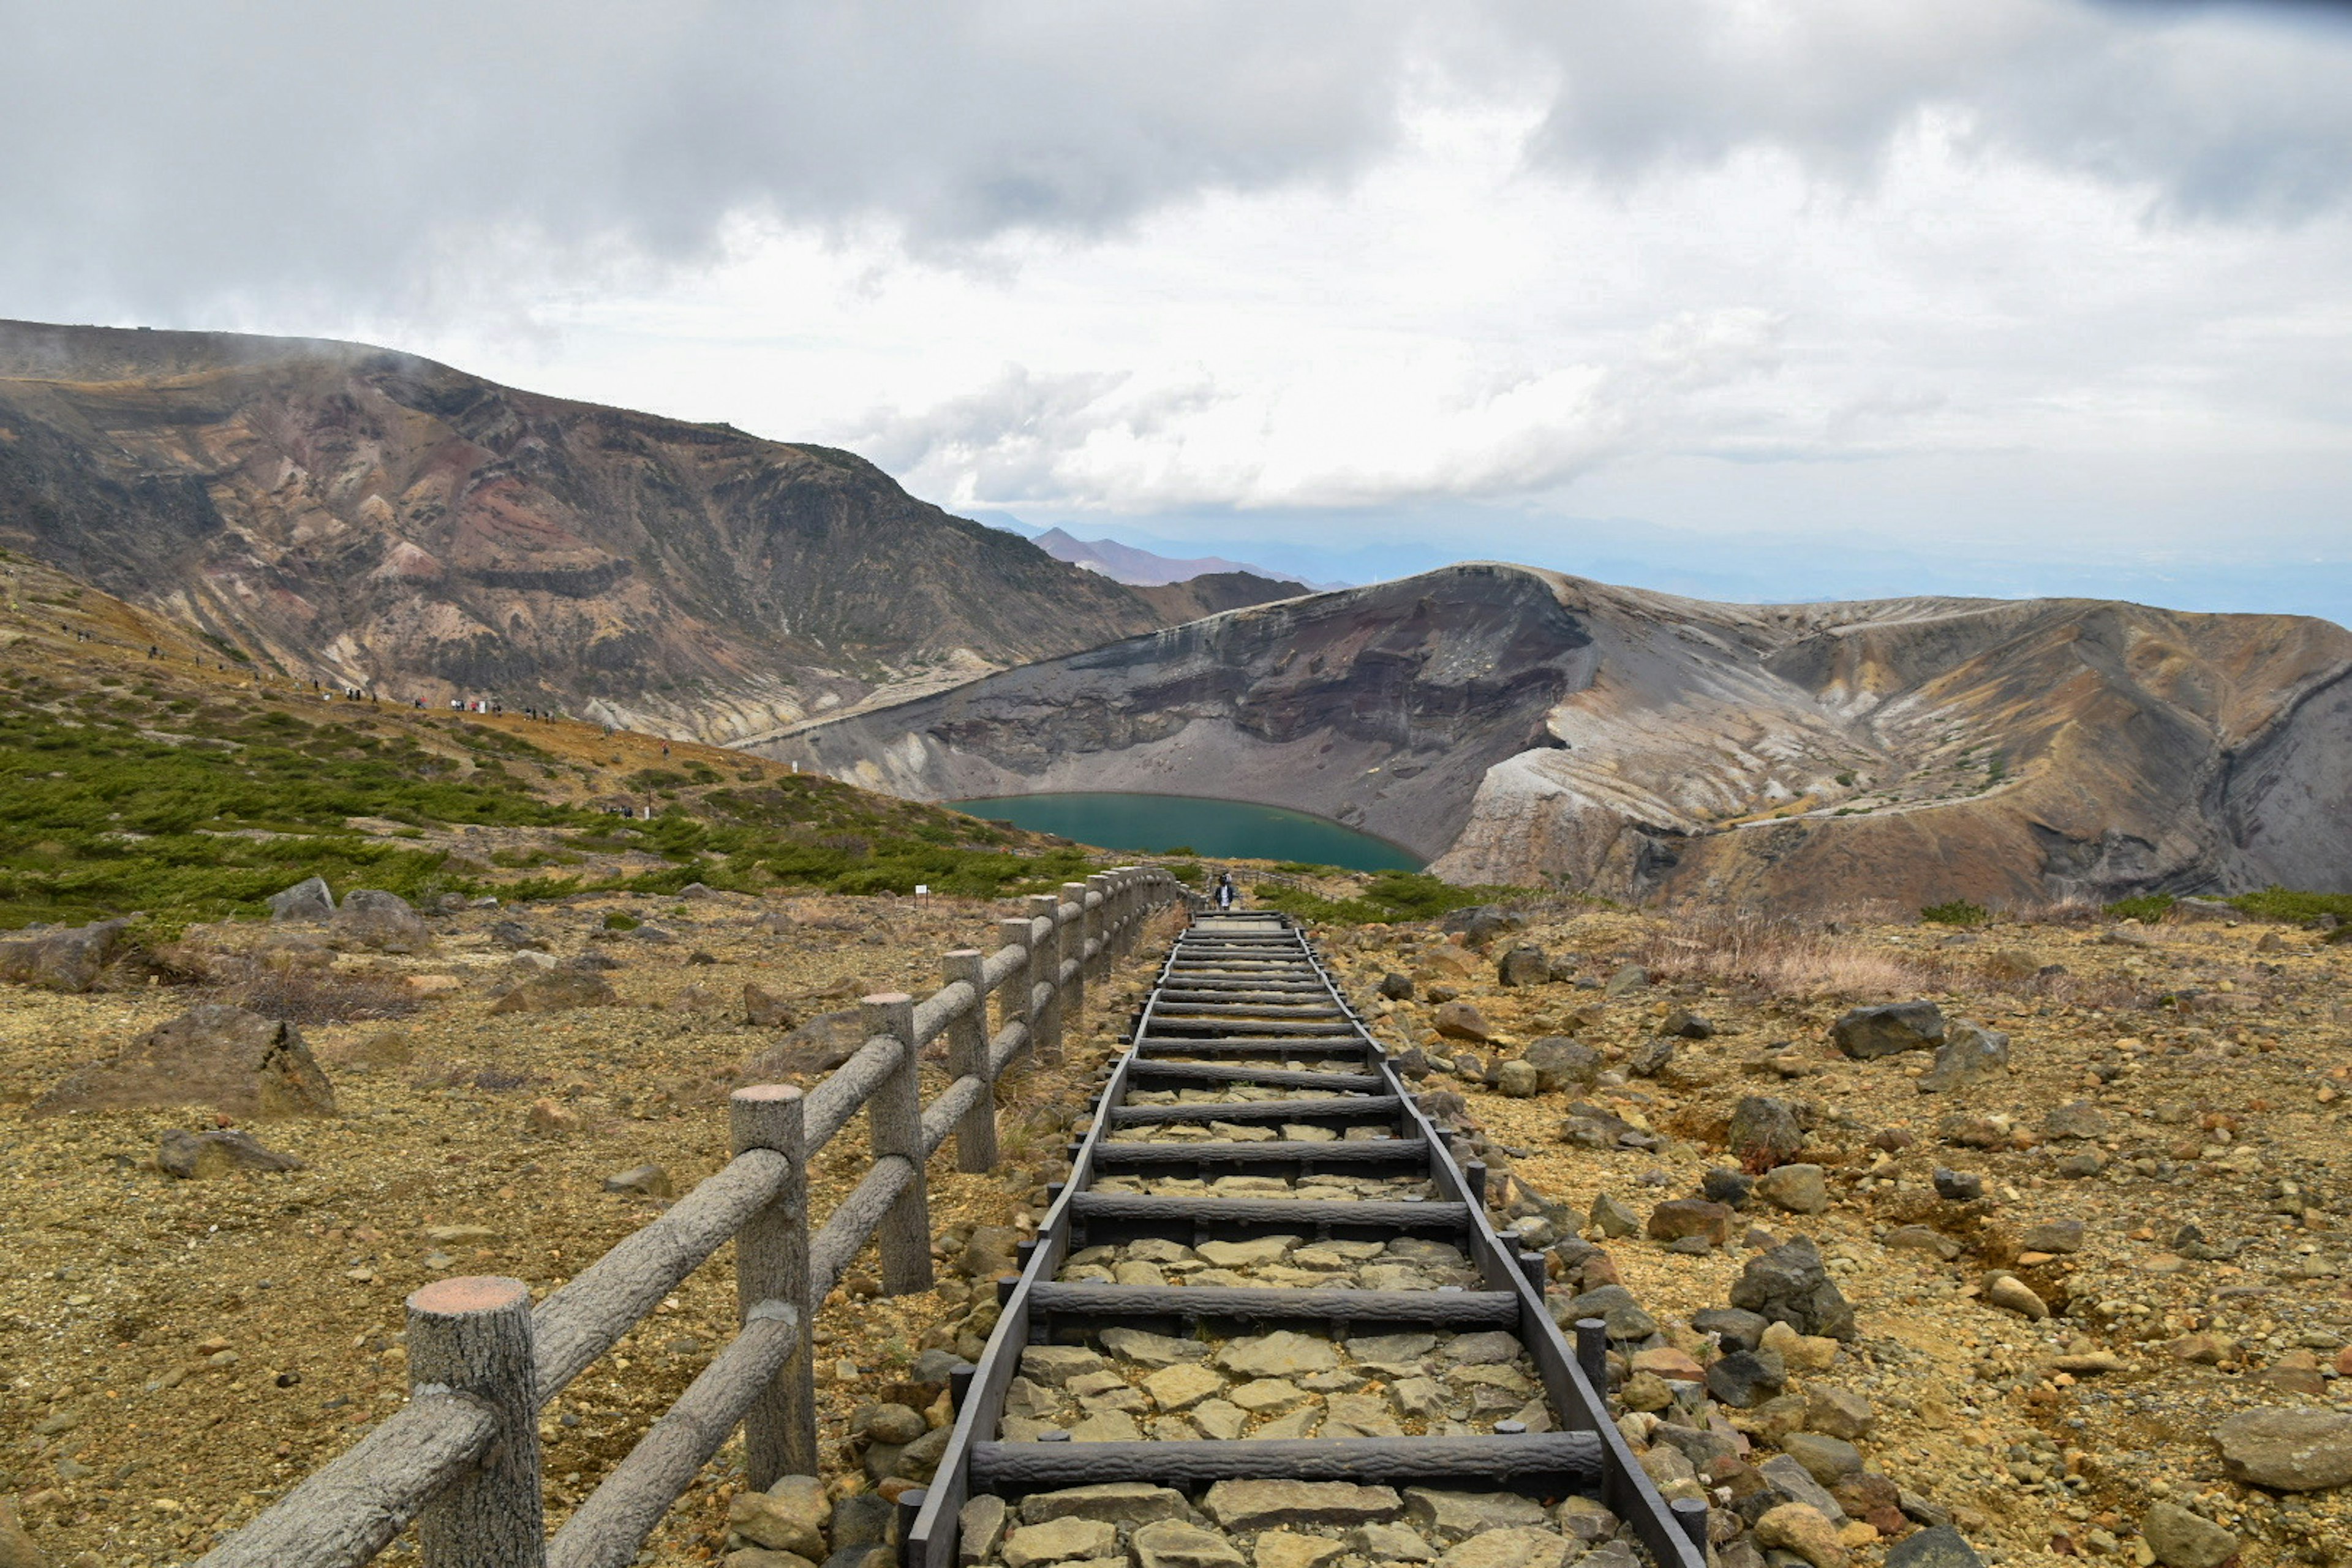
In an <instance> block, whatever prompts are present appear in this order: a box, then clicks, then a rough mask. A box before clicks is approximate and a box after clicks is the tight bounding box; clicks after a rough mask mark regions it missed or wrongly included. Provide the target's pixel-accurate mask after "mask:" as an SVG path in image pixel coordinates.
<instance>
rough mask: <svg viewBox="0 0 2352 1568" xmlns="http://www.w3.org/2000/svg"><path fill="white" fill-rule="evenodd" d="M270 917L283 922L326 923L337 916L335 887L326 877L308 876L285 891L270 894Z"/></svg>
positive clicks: (272, 919)
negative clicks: (330, 884)
mask: <svg viewBox="0 0 2352 1568" xmlns="http://www.w3.org/2000/svg"><path fill="white" fill-rule="evenodd" d="M269 918H270V920H271V921H275V922H281V923H282V922H288V921H294V922H299V923H303V924H324V923H325V922H326V921H331V920H333V919H334V918H335V894H334V889H331V888H330V887H328V886H327V879H325V878H324V877H306V878H304V879H302V880H301V881H299V882H297V883H295V884H294V885H293V886H292V887H290V888H289V889H286V890H285V891H284V892H282V893H272V894H270V895H269Z"/></svg>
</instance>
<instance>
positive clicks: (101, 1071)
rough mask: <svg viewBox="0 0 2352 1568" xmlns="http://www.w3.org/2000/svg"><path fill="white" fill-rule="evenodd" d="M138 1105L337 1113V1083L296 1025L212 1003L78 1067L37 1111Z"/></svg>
mask: <svg viewBox="0 0 2352 1568" xmlns="http://www.w3.org/2000/svg"><path fill="white" fill-rule="evenodd" d="M134 1105H209V1106H211V1107H213V1108H214V1109H215V1110H221V1111H225V1112H226V1113H227V1114H229V1115H231V1116H237V1117H259V1116H332V1115H333V1114H334V1113H335V1090H334V1086H333V1085H332V1084H331V1083H329V1082H328V1081H327V1075H326V1074H325V1073H324V1072H323V1071H321V1070H320V1067H319V1064H318V1063H317V1062H316V1061H315V1060H313V1059H312V1058H311V1056H310V1047H308V1046H306V1045H304V1044H303V1043H302V1033H301V1031H300V1030H299V1029H297V1028H296V1027H295V1026H293V1025H291V1024H288V1023H283V1022H280V1021H279V1020H278V1019H276V1018H265V1017H263V1016H261V1015H260V1014H258V1013H249V1012H247V1011H246V1010H245V1009H244V1008H242V1007H232V1006H228V1005H225V1004H222V1003H217V1002H208V1003H205V1005H202V1006H198V1007H191V1008H190V1009H188V1011H186V1012H185V1013H183V1014H181V1015H180V1016H178V1017H176V1018H173V1019H172V1020H170V1021H169V1022H168V1023H163V1024H159V1025H158V1026H155V1027H154V1028H152V1029H150V1030H148V1031H147V1033H145V1034H143V1035H142V1036H140V1037H138V1038H137V1039H135V1040H133V1041H131V1044H130V1045H129V1046H128V1047H125V1048H124V1049H123V1051H122V1053H121V1055H120V1056H115V1057H111V1058H108V1059H107V1060H105V1061H102V1062H97V1063H93V1064H92V1065H90V1066H89V1067H86V1068H79V1070H77V1071H75V1072H72V1073H69V1074H68V1075H67V1076H66V1077H65V1078H64V1079H60V1080H59V1081H58V1085H57V1087H56V1088H54V1089H50V1090H49V1092H48V1093H47V1094H45V1095H43V1096H42V1097H41V1098H40V1099H39V1100H36V1101H35V1102H34V1103H33V1106H32V1108H31V1113H32V1114H33V1115H35V1116H49V1115H55V1114H57V1113H58V1112H60V1111H67V1110H119V1109H122V1108H124V1107H129V1106H134Z"/></svg>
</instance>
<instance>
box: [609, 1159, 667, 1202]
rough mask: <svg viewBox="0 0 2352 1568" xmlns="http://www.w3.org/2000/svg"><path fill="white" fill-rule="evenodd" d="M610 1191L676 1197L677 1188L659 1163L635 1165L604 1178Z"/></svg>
mask: <svg viewBox="0 0 2352 1568" xmlns="http://www.w3.org/2000/svg"><path fill="white" fill-rule="evenodd" d="M604 1190H605V1191H606V1192H608V1193H638V1194H643V1195H644V1196H646V1197H649V1198H674V1197H676V1196H677V1186H676V1185H675V1184H673V1183H672V1182H671V1181H670V1179H669V1173H668V1172H667V1171H666V1170H664V1169H662V1167H660V1166H659V1165H633V1166H631V1167H630V1168H629V1169H627V1170H625V1171H619V1172H615V1173H614V1174H612V1175H609V1176H607V1177H605V1178H604Z"/></svg>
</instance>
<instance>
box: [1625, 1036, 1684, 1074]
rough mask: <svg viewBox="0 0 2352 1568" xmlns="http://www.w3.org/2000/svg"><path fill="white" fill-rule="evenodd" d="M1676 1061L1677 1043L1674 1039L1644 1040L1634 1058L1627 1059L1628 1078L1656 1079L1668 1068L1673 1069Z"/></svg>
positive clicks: (1634, 1053) (1637, 1048) (1635, 1051)
mask: <svg viewBox="0 0 2352 1568" xmlns="http://www.w3.org/2000/svg"><path fill="white" fill-rule="evenodd" d="M1674 1061H1675V1042H1674V1041H1673V1040H1672V1039H1668V1038H1663V1037H1661V1038H1658V1039H1650V1040H1644V1041H1643V1042H1642V1044H1641V1045H1640V1046H1639V1047H1636V1048H1635V1050H1634V1052H1633V1056H1632V1057H1631V1058H1628V1059H1627V1061H1626V1063H1625V1072H1626V1076H1628V1077H1630V1078H1655V1077H1657V1076H1658V1075H1659V1074H1660V1073H1662V1072H1664V1071H1665V1070H1666V1068H1670V1067H1672V1066H1673V1065H1674Z"/></svg>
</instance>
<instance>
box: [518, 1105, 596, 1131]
mask: <svg viewBox="0 0 2352 1568" xmlns="http://www.w3.org/2000/svg"><path fill="white" fill-rule="evenodd" d="M522 1124H523V1129H524V1131H528V1132H530V1133H531V1134H532V1135H533V1136H535V1137H540V1138H562V1137H564V1136H567V1135H568V1134H571V1133H573V1132H577V1131H580V1130H581V1129H582V1128H583V1127H585V1126H586V1125H587V1124H588V1123H587V1119H586V1118H585V1117H583V1116H582V1115H581V1114H580V1113H579V1112H578V1111H576V1110H572V1108H571V1107H570V1106H568V1105H565V1104H563V1103H562V1102H561V1101H559V1100H532V1101H531V1102H530V1110H526V1111H524V1112H523V1117H522Z"/></svg>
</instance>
